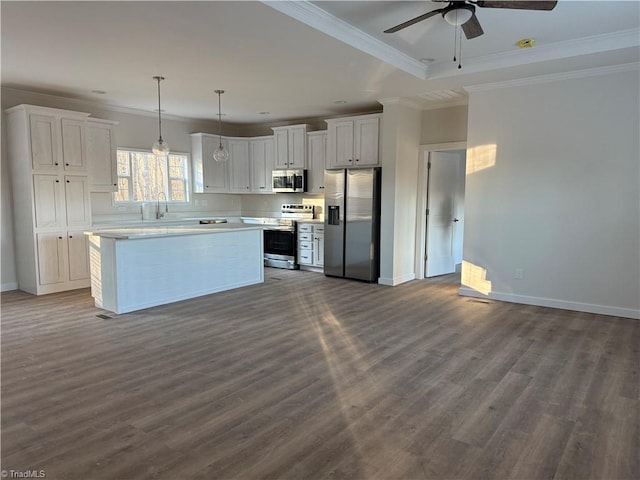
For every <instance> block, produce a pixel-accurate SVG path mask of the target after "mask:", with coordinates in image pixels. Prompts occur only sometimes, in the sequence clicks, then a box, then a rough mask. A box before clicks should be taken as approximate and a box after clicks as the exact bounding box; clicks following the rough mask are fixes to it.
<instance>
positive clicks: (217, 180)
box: [202, 137, 229, 193]
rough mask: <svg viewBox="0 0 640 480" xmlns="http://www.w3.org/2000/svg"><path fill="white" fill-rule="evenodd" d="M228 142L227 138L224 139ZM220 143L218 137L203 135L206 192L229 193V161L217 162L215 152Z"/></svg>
mask: <svg viewBox="0 0 640 480" xmlns="http://www.w3.org/2000/svg"><path fill="white" fill-rule="evenodd" d="M222 142H223V144H226V143H227V141H226V140H225V139H223V140H222ZM219 145H220V139H219V138H218V137H203V139H202V157H203V158H202V168H203V180H204V193H228V192H229V181H228V177H227V168H228V167H227V163H229V162H228V161H227V162H216V161H215V160H214V159H213V152H215V151H216V149H217V148H218V146H219Z"/></svg>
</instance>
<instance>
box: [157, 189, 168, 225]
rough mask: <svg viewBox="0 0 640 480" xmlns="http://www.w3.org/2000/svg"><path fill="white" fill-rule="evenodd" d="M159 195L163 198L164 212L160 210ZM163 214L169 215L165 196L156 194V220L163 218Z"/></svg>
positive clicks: (162, 193) (161, 193) (164, 194)
mask: <svg viewBox="0 0 640 480" xmlns="http://www.w3.org/2000/svg"><path fill="white" fill-rule="evenodd" d="M160 195H162V196H163V197H164V212H163V211H162V210H160ZM165 213H169V202H167V195H166V193H164V192H160V193H158V200H157V203H156V219H157V220H159V219H161V218H162V217H164V214H165Z"/></svg>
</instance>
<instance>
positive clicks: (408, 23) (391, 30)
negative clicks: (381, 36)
mask: <svg viewBox="0 0 640 480" xmlns="http://www.w3.org/2000/svg"><path fill="white" fill-rule="evenodd" d="M443 10H444V8H439V9H438V10H433V11H431V12H427V13H425V14H423V15H420V16H418V17H416V18H412V19H411V20H407V21H406V22H403V23H401V24H399V25H396V26H395V27H391V28H389V29H387V30H385V31H384V33H396V32H398V31H400V30H402V29H403V28H407V27H410V26H411V25H413V24H416V23H418V22H421V21H422V20H426V19H427V18H429V17H433V16H434V15H438V14H439V13H442V11H443Z"/></svg>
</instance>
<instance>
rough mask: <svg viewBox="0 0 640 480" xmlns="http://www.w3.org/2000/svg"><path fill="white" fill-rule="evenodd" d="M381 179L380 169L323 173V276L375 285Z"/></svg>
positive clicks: (378, 244)
mask: <svg viewBox="0 0 640 480" xmlns="http://www.w3.org/2000/svg"><path fill="white" fill-rule="evenodd" d="M380 177H381V174H380V168H364V169H347V170H326V171H325V178H324V181H325V183H324V185H325V192H324V203H325V212H326V214H325V220H324V273H325V275H329V276H333V277H345V278H353V279H356V280H365V281H367V282H377V281H378V276H379V272H380V185H381V183H380V182H381V178H380Z"/></svg>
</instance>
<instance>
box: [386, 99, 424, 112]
mask: <svg viewBox="0 0 640 480" xmlns="http://www.w3.org/2000/svg"><path fill="white" fill-rule="evenodd" d="M378 102H380V104H382V106H383V107H386V106H391V105H399V106H401V107H407V108H412V109H413V110H423V105H422V103H421V102H420V101H416V100H413V99H408V98H404V97H389V98H382V99H380V100H378Z"/></svg>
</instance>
